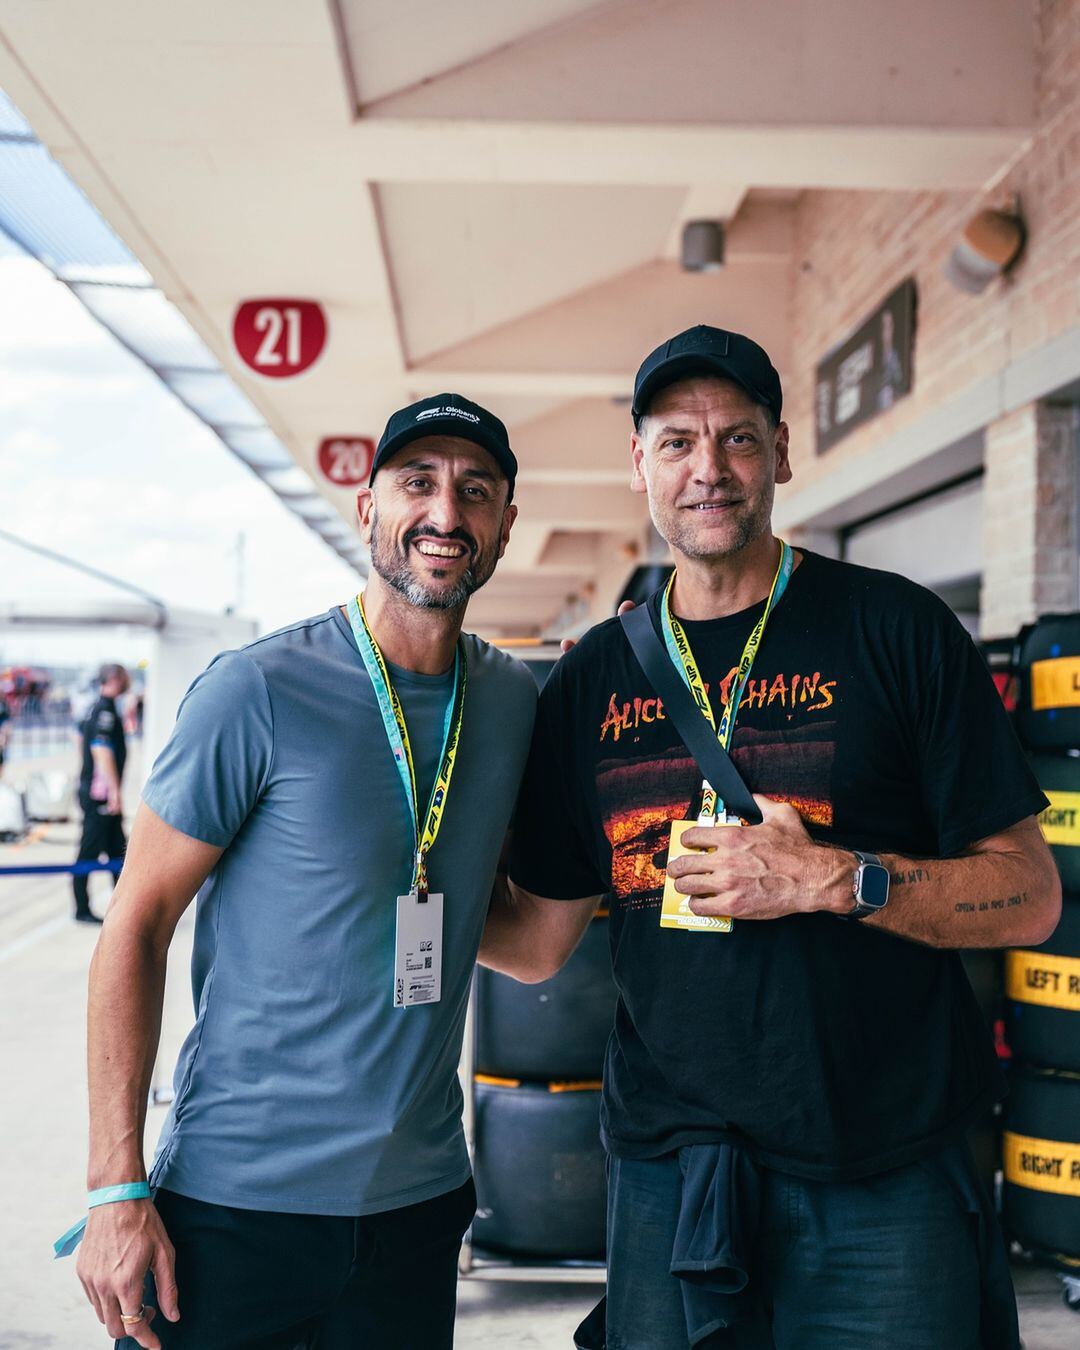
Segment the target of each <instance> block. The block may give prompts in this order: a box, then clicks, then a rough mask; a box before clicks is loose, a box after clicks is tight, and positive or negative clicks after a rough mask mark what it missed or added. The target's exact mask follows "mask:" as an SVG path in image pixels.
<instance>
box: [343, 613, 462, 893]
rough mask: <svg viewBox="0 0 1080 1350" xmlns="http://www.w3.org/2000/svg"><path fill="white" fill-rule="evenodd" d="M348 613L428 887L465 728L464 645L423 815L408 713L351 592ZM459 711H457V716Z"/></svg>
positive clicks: (420, 884)
mask: <svg viewBox="0 0 1080 1350" xmlns="http://www.w3.org/2000/svg"><path fill="white" fill-rule="evenodd" d="M348 613H349V624H350V625H351V627H352V632H353V637H354V639H355V640H356V646H357V649H358V651H359V652H360V656H361V658H362V660H363V662H364V667H365V669H366V670H367V673H368V678H369V679H370V680H371V684H372V687H373V688H374V690H375V698H376V701H377V702H378V705H379V714H380V716H381V717H382V723H383V729H384V730H385V732H386V739H387V740H388V741H389V743H390V750H391V752H392V754H393V756H394V764H395V765H396V767H397V771H398V777H399V778H400V779H401V787H402V790H403V791H404V793H405V801H406V804H407V806H408V810H409V816H410V818H411V820H412V823H413V850H414V864H413V873H412V890H413V891H424V892H426V891H427V854H428V853H429V851H430V849H431V847H432V845H433V844H434V842H435V838H436V836H437V835H438V832H439V826H440V825H441V823H442V817H443V812H444V811H445V808H446V800H447V797H448V796H449V790H450V779H451V776H452V774H453V770H454V764H455V762H456V759H457V750H458V743H459V738H460V734H461V723H462V714H463V711H464V698H465V681H466V660H465V650H464V646H463V644H462V643H461V641H460V640H459V641H458V645H457V649H456V651H455V653H454V687H453V690H452V692H451V694H450V697H449V699H448V700H447V703H446V712H445V713H444V715H443V742H442V751H441V753H440V755H439V767H438V770H437V772H436V775H435V782H434V783H433V784H432V788H431V796H430V798H429V800H428V809H427V815H426V816H425V818H424V820H423V821H421V819H420V813H419V809H418V805H417V800H416V770H415V765H414V760H413V752H412V746H411V744H410V742H409V731H408V727H407V726H406V725H405V715H404V712H403V711H402V708H401V703H400V700H399V699H398V696H397V693H396V692H395V690H394V687H393V685H392V684H391V682H390V674H389V671H388V670H387V667H386V662H385V660H384V658H383V654H382V652H381V651H380V650H379V647H378V645H377V643H376V642H375V639H374V637H373V636H372V634H371V631H370V629H369V628H368V626H367V622H366V621H365V618H364V615H363V614H362V613H361V611H360V604H359V602H358V600H357V598H356V596H353V597H352V599H351V600H350V601H349V604H348ZM455 713H456V714H457V716H456V717H455Z"/></svg>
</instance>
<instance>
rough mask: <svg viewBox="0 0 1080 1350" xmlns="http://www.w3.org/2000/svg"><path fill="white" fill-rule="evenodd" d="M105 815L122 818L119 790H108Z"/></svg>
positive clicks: (122, 811) (122, 810) (122, 809)
mask: <svg viewBox="0 0 1080 1350" xmlns="http://www.w3.org/2000/svg"><path fill="white" fill-rule="evenodd" d="M105 814H106V815H107V816H122V815H123V814H124V808H123V805H122V803H121V801H120V789H119V788H110V789H109V795H108V797H106V799H105Z"/></svg>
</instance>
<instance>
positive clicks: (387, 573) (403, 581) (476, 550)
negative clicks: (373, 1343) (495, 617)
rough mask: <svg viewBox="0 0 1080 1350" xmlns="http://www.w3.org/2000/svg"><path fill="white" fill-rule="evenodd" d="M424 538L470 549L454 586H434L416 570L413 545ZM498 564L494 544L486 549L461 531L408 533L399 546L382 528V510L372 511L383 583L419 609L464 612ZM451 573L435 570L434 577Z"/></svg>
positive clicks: (374, 555) (374, 557)
mask: <svg viewBox="0 0 1080 1350" xmlns="http://www.w3.org/2000/svg"><path fill="white" fill-rule="evenodd" d="M421 536H425V537H427V538H429V539H444V540H447V541H449V540H453V541H454V542H455V543H458V544H463V545H464V546H465V548H467V549H468V550H469V554H470V561H469V565H468V567H466V569H465V570H464V572H462V573H461V575H460V576H459V577H458V579H457V581H455V582H454V583H453V584H452V585H449V586H437V585H432V584H431V582H430V581H428V580H427V579H426V578H425V579H421V578H420V577H418V576H417V575H416V573H415V572H414V571H413V564H412V544H413V541H414V540H415V539H419V538H420V537H421ZM497 562H498V549H497V546H496V545H494V544H493V545H492V546H491V548H489V549H487V550H483V549H481V548H480V547H479V546H478V544H477V542H476V540H475V539H474V538H473V537H472V535H471V534H469V533H468V532H467V531H465V530H460V529H458V530H452V531H451V532H450V533H449V534H444V533H443V532H442V531H441V530H433V529H431V528H430V527H425V528H422V529H421V528H416V529H412V530H408V531H407V532H406V533H405V536H404V538H403V539H402V541H401V544H400V546H399V545H397V544H396V543H395V542H394V541H393V540H392V539H391V538H390V537H389V535H387V534H384V532H383V531H382V530H381V529H380V528H379V514H378V511H377V510H374V509H373V510H372V515H371V565H372V567H373V568H374V569H375V571H376V572H378V574H379V576H380V577H382V579H383V581H385V582H386V584H387V585H388V586H391V587H393V589H394V590H395V591H397V592H398V594H399V595H401V596H402V597H403V598H404V599H405V600H406V601H407V602H408V603H409V604H410V605H412V606H413V607H414V608H415V609H464V607H465V605H466V603H467V602H468V599H469V596H470V595H472V593H473V592H474V591H478V590H479V589H480V587H481V586H483V585H484V584H485V582H487V581H490V579H491V575H492V573H493V572H494V571H495V564H496V563H497ZM447 574H448V573H446V572H439V571H435V573H434V576H435V579H436V580H438V579H439V578H440V577H442V576H446V575H447Z"/></svg>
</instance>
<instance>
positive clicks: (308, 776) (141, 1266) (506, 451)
mask: <svg viewBox="0 0 1080 1350" xmlns="http://www.w3.org/2000/svg"><path fill="white" fill-rule="evenodd" d="M516 468H517V465H516V461H515V459H514V456H513V454H512V452H511V450H510V446H509V443H508V441H507V438H506V431H505V428H504V427H503V425H502V423H501V422H500V421H499V420H498V419H497V418H495V417H493V416H492V414H491V413H488V412H486V411H485V410H484V409H482V408H480V407H478V406H477V405H475V404H471V403H468V402H467V401H465V400H464V399H461V398H459V397H458V396H456V395H449V394H446V395H441V396H440V397H439V398H437V399H428V400H425V401H423V402H422V403H419V404H414V405H413V406H412V407H410V408H406V409H404V410H402V411H401V412H399V413H396V414H395V415H394V416H393V417H392V418H391V419H390V422H389V424H388V425H387V429H386V432H385V433H384V436H383V438H382V440H381V441H380V444H379V449H378V451H377V453H376V457H375V462H374V467H373V470H372V479H371V483H370V485H369V487H368V488H365V489H362V490H361V492H360V494H359V512H360V524H361V529H362V533H363V536H364V539H365V542H367V543H368V544H369V546H370V548H371V555H372V573H371V577H370V579H369V582H368V584H367V588H366V590H365V592H364V595H363V597H362V599H361V600H360V601H359V603H358V602H357V601H355V600H354V601H351V602H350V604H349V605H348V606H347V607H345V608H344V609H342V608H338V607H334V608H332V609H331V610H329V611H328V612H327V613H325V614H322V615H318V616H317V617H315V618H312V619H307V620H304V621H303V622H301V623H298V624H294V625H292V626H291V627H289V628H285V629H282V630H281V631H279V632H277V633H273V634H271V635H270V636H269V637H265V638H262V639H260V640H259V641H257V642H254V643H252V644H251V645H250V646H248V647H245V648H243V649H242V650H241V651H236V652H227V653H225V654H223V655H222V656H219V657H218V658H217V659H216V660H215V661H214V662H212V663H211V665H210V666H209V668H208V669H207V670H206V671H204V672H203V674H202V675H200V676H199V677H198V679H197V680H196V681H195V683H194V684H193V685H192V686H191V689H190V690H189V691H188V693H187V695H186V697H185V699H184V701H183V703H182V704H181V707H180V712H179V716H178V718H177V723H176V728H175V730H174V733H173V736H172V738H171V739H170V741H169V743H168V745H167V746H166V747H165V750H164V751H163V752H162V754H161V755H160V757H159V758H158V760H157V762H156V764H155V765H154V770H153V773H152V774H151V777H150V780H149V782H148V784H147V786H146V789H145V792H144V800H143V804H142V806H141V807H140V809H139V814H138V816H137V817H136V821H135V826H134V829H133V832H132V839H131V844H130V846H129V849H128V854H127V862H126V864H125V868H124V871H123V873H122V874H121V878H120V881H119V883H118V886H117V889H116V893H115V898H114V901H113V904H112V907H111V908H110V910H109V913H108V916H107V918H106V922H105V926H104V929H103V933H102V938H101V942H100V944H99V947H98V950H97V953H96V954H95V958H94V964H93V970H92V973H91V981H90V1052H89V1065H90V1109H91V1140H90V1169H89V1176H90V1180H89V1184H90V1186H91V1188H92V1189H93V1190H100V1189H103V1188H109V1194H108V1195H106V1196H97V1197H94V1196H92V1198H91V1203H95V1201H102V1203H98V1204H96V1207H94V1208H92V1209H91V1210H90V1218H89V1221H88V1224H87V1229H86V1237H85V1241H84V1244H83V1249H82V1252H81V1254H80V1258H79V1276H80V1279H81V1280H82V1282H83V1285H84V1287H85V1288H86V1290H87V1294H88V1296H89V1297H90V1300H91V1302H92V1303H93V1304H94V1307H95V1310H96V1311H97V1313H98V1316H99V1318H100V1319H101V1321H103V1322H104V1324H105V1326H106V1327H107V1329H108V1331H109V1332H110V1334H111V1335H113V1336H116V1337H122V1336H126V1337H128V1338H129V1339H128V1340H127V1341H125V1342H124V1344H126V1345H128V1346H134V1345H136V1344H137V1345H141V1346H149V1347H154V1346H158V1345H164V1346H166V1347H185V1348H186V1347H191V1348H192V1350H194V1347H198V1348H199V1350H216V1347H222V1348H224V1347H226V1346H228V1347H233V1346H236V1347H240V1346H243V1347H245V1350H260V1348H261V1350H293V1347H295V1346H297V1345H299V1344H304V1345H308V1344H314V1343H317V1344H318V1345H319V1346H320V1347H321V1350H339V1347H340V1350H344V1348H345V1347H352V1346H354V1345H360V1344H365V1345H366V1344H370V1345H378V1346H379V1347H380V1350H394V1348H395V1347H400V1348H401V1350H407V1348H411V1347H415V1346H417V1345H424V1346H425V1347H428V1348H429V1350H438V1347H443V1346H446V1347H448V1346H450V1344H451V1341H452V1336H453V1320H454V1290H455V1275H456V1257H457V1251H458V1247H459V1244H460V1240H461V1236H462V1234H463V1232H464V1230H465V1228H466V1227H467V1226H468V1223H469V1221H470V1220H471V1217H472V1213H473V1208H474V1205H475V1193H474V1191H473V1188H472V1181H471V1178H470V1174H469V1160H468V1155H467V1153H466V1149H465V1142H464V1138H463V1135H462V1129H461V1102H462V1099H461V1088H460V1085H459V1082H458V1078H457V1063H458V1058H459V1053H460V1049H461V1039H462V1033H463V1027H464V1019H465V1006H466V1001H467V998H468V990H469V981H470V977H471V972H472V967H473V964H474V961H475V958H476V951H477V947H478V945H479V941H480V935H481V931H482V929H483V925H484V919H485V916H486V913H487V907H488V899H489V896H490V893H491V886H492V881H493V877H494V873H495V868H496V864H497V861H498V857H499V850H500V847H501V844H502V840H503V837H504V834H505V831H506V827H507V824H508V820H509V815H510V811H511V809H512V807H513V803H514V799H515V797H516V794H517V787H518V782H519V779H520V776H521V772H522V768H523V765H524V760H525V755H526V751H527V749H528V744H529V737H530V733H531V730H532V722H533V715H534V711H535V686H534V684H533V682H532V680H531V677H530V676H529V675H528V673H527V672H526V670H525V669H524V667H523V666H521V665H519V664H518V663H517V662H515V661H513V660H511V659H510V658H509V657H507V656H505V655H503V654H502V653H500V652H497V651H495V650H494V649H492V648H490V647H488V646H487V645H486V644H485V643H483V642H481V641H480V640H479V639H477V638H475V637H472V636H470V635H467V634H466V635H461V624H462V620H463V618H464V614H465V606H466V603H467V600H468V596H469V595H470V594H471V592H472V591H473V590H475V589H477V587H479V586H481V585H483V583H484V582H485V581H486V580H487V579H488V577H490V575H491V573H492V572H493V570H494V568H495V564H496V562H497V560H498V558H499V557H501V556H502V552H503V549H504V548H505V545H506V541H507V538H508V536H509V533H510V528H511V525H512V524H513V520H514V517H515V515H516V511H517V508H516V507H514V506H512V505H510V497H511V496H512V494H513V486H514V475H515V472H516ZM196 891H197V892H198V904H197V910H196V923H195V950H194V956H193V960H192V984H193V992H194V999H195V1014H196V1020H195V1025H194V1027H193V1029H192V1031H191V1033H190V1035H189V1036H188V1038H187V1041H186V1042H185V1044H184V1048H183V1050H182V1052H181V1055H180V1059H179V1062H178V1064H177V1069H176V1095H175V1100H174V1104H173V1107H172V1111H171V1113H170V1116H169V1119H168V1121H167V1123H166V1126H165V1128H164V1130H163V1131H162V1136H161V1141H160V1143H159V1146H158V1152H157V1156H156V1158H155V1160H154V1164H153V1167H152V1168H151V1170H150V1174H149V1187H151V1188H153V1190H154V1193H155V1194H154V1199H153V1200H151V1199H149V1198H143V1196H142V1194H141V1193H142V1192H144V1191H146V1190H147V1187H145V1186H141V1185H140V1184H139V1183H143V1182H145V1181H146V1180H147V1174H146V1172H145V1170H144V1163H143V1158H142V1151H141V1148H140V1141H141V1138H142V1127H143V1121H144V1114H145V1101H146V1095H147V1089H148V1080H149V1074H150V1068H151V1065H152V1063H153V1057H154V1049H155V1045H156V1040H157V1032H158V1027H159V1023H160V1012H161V993H162V985H163V979H164V969H165V955H166V951H167V948H168V944H169V941H170V939H171V936H172V932H173V929H174V927H175V924H176V921H177V920H178V918H179V916H180V914H181V913H182V912H183V910H184V909H185V907H186V905H187V904H188V902H189V900H190V897H191V896H192V895H193V894H194V893H195V892H196ZM117 1196H119V1197H121V1198H117ZM125 1197H126V1198H125ZM148 1272H149V1274H148ZM178 1304H179V1306H178ZM143 1305H145V1306H143ZM155 1307H156V1308H157V1309H158V1310H159V1311H158V1315H157V1316H156V1317H154V1315H153V1313H152V1311H151V1309H152V1308H155ZM179 1307H182V1309H183V1317H182V1318H179ZM152 1318H153V1320H151V1319H152Z"/></svg>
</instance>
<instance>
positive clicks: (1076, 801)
mask: <svg viewBox="0 0 1080 1350" xmlns="http://www.w3.org/2000/svg"><path fill="white" fill-rule="evenodd" d="M1043 792H1045V793H1046V795H1047V797H1049V798H1050V805H1049V806H1048V807H1047V808H1046V810H1045V811H1043V812H1041V814H1040V815H1039V828H1040V829H1041V830H1042V832H1043V838H1044V839H1045V840H1046V842H1047V843H1048V844H1059V845H1064V846H1065V847H1066V848H1069V847H1072V848H1075V847H1077V845H1080V792H1058V791H1056V790H1054V789H1051V788H1043Z"/></svg>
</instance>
